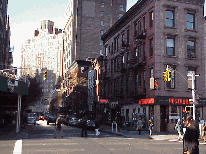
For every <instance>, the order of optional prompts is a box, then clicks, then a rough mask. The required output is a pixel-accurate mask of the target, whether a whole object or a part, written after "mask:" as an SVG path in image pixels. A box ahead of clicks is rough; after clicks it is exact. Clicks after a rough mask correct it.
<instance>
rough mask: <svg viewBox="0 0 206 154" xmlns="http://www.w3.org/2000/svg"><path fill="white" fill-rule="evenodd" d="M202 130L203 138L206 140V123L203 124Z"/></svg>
mask: <svg viewBox="0 0 206 154" xmlns="http://www.w3.org/2000/svg"><path fill="white" fill-rule="evenodd" d="M201 130H202V134H201V135H202V136H201V138H202V139H204V138H205V135H206V121H205V122H204V123H203V124H202V128H201Z"/></svg>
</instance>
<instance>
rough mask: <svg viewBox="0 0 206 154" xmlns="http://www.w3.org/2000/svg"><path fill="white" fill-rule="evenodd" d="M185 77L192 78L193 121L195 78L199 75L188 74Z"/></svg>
mask: <svg viewBox="0 0 206 154" xmlns="http://www.w3.org/2000/svg"><path fill="white" fill-rule="evenodd" d="M187 76H191V77H192V102H193V119H194V120H195V76H200V75H199V74H194V73H191V74H188V75H187Z"/></svg>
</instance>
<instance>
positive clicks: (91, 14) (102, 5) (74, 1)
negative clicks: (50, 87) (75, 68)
mask: <svg viewBox="0 0 206 154" xmlns="http://www.w3.org/2000/svg"><path fill="white" fill-rule="evenodd" d="M125 12H126V0H81V1H80V0H69V2H68V6H67V8H66V11H65V14H66V17H67V19H66V25H65V27H64V34H65V37H64V53H63V57H64V59H63V74H62V76H63V83H68V82H67V80H68V75H69V72H68V67H69V66H70V65H71V64H72V63H73V62H74V61H75V60H86V59H87V58H97V57H99V55H100V54H103V42H102V41H101V35H103V34H104V33H105V32H106V31H107V30H108V29H109V28H110V27H111V26H112V25H113V24H114V23H115V22H116V21H117V20H119V18H121V17H122V16H123V14H124V13H125ZM67 86H68V85H67ZM66 91H67V89H65V88H63V89H62V93H65V92H66Z"/></svg>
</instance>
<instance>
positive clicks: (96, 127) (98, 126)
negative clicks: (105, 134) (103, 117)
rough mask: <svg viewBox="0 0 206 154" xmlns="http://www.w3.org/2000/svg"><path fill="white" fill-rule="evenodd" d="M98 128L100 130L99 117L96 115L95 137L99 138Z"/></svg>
mask: <svg viewBox="0 0 206 154" xmlns="http://www.w3.org/2000/svg"><path fill="white" fill-rule="evenodd" d="M99 128H100V117H99V115H98V116H97V118H96V119H95V132H96V136H99V134H100V132H99Z"/></svg>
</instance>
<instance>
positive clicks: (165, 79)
mask: <svg viewBox="0 0 206 154" xmlns="http://www.w3.org/2000/svg"><path fill="white" fill-rule="evenodd" d="M167 78H168V75H167V70H166V71H165V72H163V81H164V82H167Z"/></svg>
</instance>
